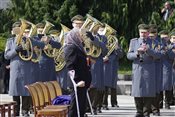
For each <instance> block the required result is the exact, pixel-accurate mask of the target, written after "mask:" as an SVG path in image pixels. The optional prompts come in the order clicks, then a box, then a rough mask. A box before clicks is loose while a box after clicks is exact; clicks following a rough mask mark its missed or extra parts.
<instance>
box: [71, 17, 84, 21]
mask: <svg viewBox="0 0 175 117" xmlns="http://www.w3.org/2000/svg"><path fill="white" fill-rule="evenodd" d="M74 20H79V21H84V18H83V16H82V15H75V16H74V17H72V19H71V22H73V21H74Z"/></svg>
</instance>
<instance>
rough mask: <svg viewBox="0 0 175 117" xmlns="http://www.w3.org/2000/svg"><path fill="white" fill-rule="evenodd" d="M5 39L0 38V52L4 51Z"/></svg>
mask: <svg viewBox="0 0 175 117" xmlns="http://www.w3.org/2000/svg"><path fill="white" fill-rule="evenodd" d="M5 43H6V39H5V38H4V37H0V52H2V51H3V50H4V49H5Z"/></svg>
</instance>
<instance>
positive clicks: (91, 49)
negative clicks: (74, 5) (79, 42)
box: [80, 14, 102, 58]
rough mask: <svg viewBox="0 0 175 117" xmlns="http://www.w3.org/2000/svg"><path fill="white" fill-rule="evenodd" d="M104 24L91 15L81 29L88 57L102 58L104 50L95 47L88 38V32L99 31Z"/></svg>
mask: <svg viewBox="0 0 175 117" xmlns="http://www.w3.org/2000/svg"><path fill="white" fill-rule="evenodd" d="M101 25H102V23H101V22H100V21H98V20H97V19H95V18H94V17H92V16H91V15H89V14H87V18H86V20H85V22H84V24H83V25H82V27H81V29H80V30H81V33H80V34H81V36H82V39H83V42H84V44H85V47H84V49H85V52H86V54H87V55H89V56H91V57H93V58H97V57H99V56H100V54H101V52H102V50H101V48H100V47H97V46H95V45H94V44H93V43H92V41H91V40H90V39H89V38H88V37H87V36H86V31H90V32H93V30H95V29H97V28H98V27H99V26H101Z"/></svg>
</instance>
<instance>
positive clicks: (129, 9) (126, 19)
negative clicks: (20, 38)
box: [0, 0, 175, 62]
mask: <svg viewBox="0 0 175 117" xmlns="http://www.w3.org/2000/svg"><path fill="white" fill-rule="evenodd" d="M171 1H172V2H173V0H171ZM164 2H165V0H151V1H150V0H11V4H10V5H9V9H6V10H0V22H1V23H0V33H5V34H3V35H2V34H1V36H3V37H8V35H9V33H10V30H11V25H12V23H14V22H15V21H17V20H19V18H25V19H27V20H29V21H31V22H33V23H39V22H42V21H44V20H49V21H50V22H52V23H53V24H55V26H56V28H60V23H63V24H65V25H66V26H68V27H70V28H71V22H70V19H71V18H72V17H73V16H74V15H76V14H81V15H83V16H85V15H86V14H87V13H89V14H91V15H92V16H93V17H95V18H97V19H98V20H100V21H101V22H103V23H107V24H109V25H110V26H112V27H113V28H114V29H116V30H117V34H118V35H119V36H118V39H119V42H120V43H121V46H122V47H123V49H124V51H125V53H126V52H127V50H128V44H129V41H130V39H131V38H134V37H137V36H138V29H137V26H138V24H139V23H147V24H149V23H154V24H157V25H158V27H159V30H162V29H168V30H171V29H172V28H173V27H174V24H175V20H174V19H175V15H174V16H173V17H171V18H169V20H168V21H167V22H164V21H163V20H162V17H161V16H160V10H161V8H162V7H163V4H164ZM1 45H2V44H1ZM123 61H125V62H126V61H127V59H126V57H125V58H124V59H123Z"/></svg>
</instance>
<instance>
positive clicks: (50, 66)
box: [39, 40, 61, 82]
mask: <svg viewBox="0 0 175 117" xmlns="http://www.w3.org/2000/svg"><path fill="white" fill-rule="evenodd" d="M50 45H51V46H52V47H53V48H57V49H59V48H60V47H61V44H60V43H58V42H56V41H53V40H50ZM39 67H40V75H39V77H40V80H41V81H42V82H45V81H52V80H56V71H55V61H54V59H53V58H50V57H48V56H47V55H46V54H45V53H44V52H42V56H41V60H40V61H39Z"/></svg>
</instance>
